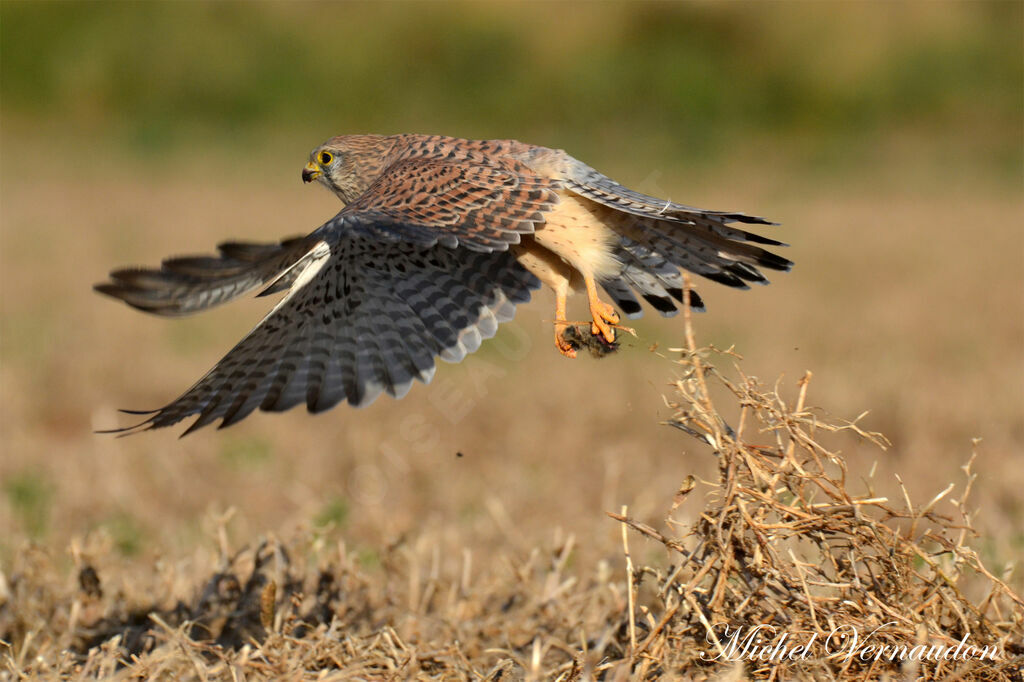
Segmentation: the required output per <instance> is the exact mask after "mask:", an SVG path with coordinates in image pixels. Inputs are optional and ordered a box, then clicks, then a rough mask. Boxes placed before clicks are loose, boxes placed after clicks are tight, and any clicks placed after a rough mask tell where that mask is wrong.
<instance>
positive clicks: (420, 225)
mask: <svg viewBox="0 0 1024 682" xmlns="http://www.w3.org/2000/svg"><path fill="white" fill-rule="evenodd" d="M559 187H560V183H559V182H558V181H555V180H552V179H549V178H543V177H539V176H537V175H535V174H533V173H531V172H530V171H529V170H528V169H527V168H526V167H525V166H523V165H522V164H519V163H518V162H516V161H513V160H511V159H509V160H501V159H495V160H494V161H493V162H490V163H486V162H484V161H482V160H473V161H470V160H465V159H463V160H455V161H448V160H444V159H440V160H439V159H430V158H413V159H404V160H401V161H398V162H396V163H394V164H392V165H391V166H389V167H388V168H386V169H385V170H384V172H383V173H381V175H380V176H379V177H378V178H377V179H376V180H375V181H374V182H373V183H371V184H370V186H369V187H368V188H367V189H366V191H365V192H363V194H361V195H360V196H359V197H358V198H356V199H355V200H354V201H353V202H352V203H350V204H349V205H348V206H346V207H345V208H344V209H343V210H342V211H341V212H340V213H339V214H338V215H337V217H336V218H335V219H334V220H332V221H331V222H329V223H328V224H327V225H326V226H325V229H327V230H328V231H330V230H334V231H346V232H358V233H361V234H365V235H367V236H372V237H376V238H378V239H384V240H388V241H396V240H398V241H405V242H410V243H414V244H418V245H421V246H433V245H434V244H441V245H442V246H447V247H450V248H456V247H463V248H466V249H469V250H471V251H481V252H488V251H505V250H507V249H508V245H509V244H518V243H519V241H520V238H521V235H523V234H532V233H533V231H534V225H535V224H537V223H540V222H543V220H544V214H545V213H546V212H548V211H550V210H551V209H552V207H554V206H555V204H557V203H558V201H559V198H558V194H557V189H558V188H559Z"/></svg>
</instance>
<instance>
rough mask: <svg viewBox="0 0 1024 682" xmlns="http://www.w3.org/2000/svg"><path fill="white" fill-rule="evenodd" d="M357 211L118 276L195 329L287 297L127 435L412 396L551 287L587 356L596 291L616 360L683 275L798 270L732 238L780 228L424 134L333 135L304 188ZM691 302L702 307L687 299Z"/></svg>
mask: <svg viewBox="0 0 1024 682" xmlns="http://www.w3.org/2000/svg"><path fill="white" fill-rule="evenodd" d="M302 177H303V180H305V181H306V182H311V181H314V180H316V181H319V182H320V183H322V184H323V185H325V186H326V187H327V188H328V189H330V190H331V191H333V192H334V193H335V194H336V195H337V196H338V198H339V199H340V200H341V201H342V202H343V204H345V205H344V208H342V210H341V211H340V212H339V213H338V214H337V215H336V216H334V217H333V218H332V219H330V220H328V221H327V222H326V223H324V224H323V225H322V226H320V227H319V228H317V229H316V230H314V231H313V232H312V233H311V234H309V235H308V236H306V237H301V238H294V239H288V240H285V241H282V242H281V243H279V244H250V243H241V242H229V243H225V244H222V245H221V246H220V247H219V254H218V255H217V256H190V257H179V258H172V259H168V260H165V261H164V262H163V263H162V265H161V267H160V268H159V269H145V268H128V269H121V270H116V271H114V272H112V273H111V279H110V281H109V282H106V283H103V284H99V285H97V287H96V288H97V290H98V291H100V292H102V293H104V294H107V295H110V296H113V297H115V298H119V299H121V300H123V301H124V302H126V303H128V304H129V305H131V306H133V307H135V308H138V309H140V310H144V311H146V312H151V313H155V314H159V315H183V314H188V313H192V312H196V311H199V310H203V309H206V308H209V307H211V306H214V305H218V304H220V303H224V302H227V301H229V300H232V299H234V298H237V297H238V296H241V295H243V294H246V293H250V292H254V291H259V292H260V295H268V294H272V293H278V292H287V293H286V294H285V296H284V297H283V298H282V300H281V301H280V302H279V303H278V304H277V305H276V306H275V307H274V308H273V310H271V312H270V313H269V314H268V315H267V316H266V317H265V318H264V319H263V320H262V321H261V322H260V323H259V324H258V325H257V326H256V328H255V329H253V331H251V332H250V333H249V334H248V335H247V336H246V337H245V338H243V339H242V340H241V341H240V342H239V343H238V345H236V346H235V347H234V348H233V349H232V350H231V351H229V352H228V354H227V355H226V356H225V357H224V358H223V359H222V360H221V361H220V362H219V363H217V365H216V366H215V367H214V368H213V369H212V370H210V372H208V373H207V374H206V376H204V377H203V378H202V379H200V380H199V381H198V382H197V383H196V384H195V385H194V386H192V388H190V389H189V390H187V391H186V392H185V393H184V394H183V395H182V396H181V397H179V398H178V399H177V400H175V401H173V402H171V403H170V404H168V405H166V406H165V407H163V408H160V409H158V410H154V411H152V412H138V413H136V414H143V415H146V419H145V420H144V421H143V422H142V423H140V424H138V425H136V426H134V427H129V428H128V429H123V430H122V431H134V430H146V429H152V428H158V427H163V426H170V425H172V424H175V423H177V422H179V421H181V420H182V419H185V418H187V417H189V416H192V415H198V419H196V421H195V422H193V423H192V424H191V426H190V427H189V428H188V430H187V431H186V433H189V432H191V431H194V430H195V429H198V428H201V427H203V426H206V425H208V424H210V423H212V422H214V421H216V420H218V419H219V420H220V426H221V427H224V426H228V425H230V424H233V423H236V422H237V421H239V420H241V419H243V418H244V417H246V416H247V415H249V414H251V413H252V412H253V411H254V410H256V409H261V410H267V411H282V410H287V409H289V408H291V407H294V406H295V405H298V404H300V403H305V404H306V406H307V408H308V410H309V411H311V412H320V411H323V410H326V409H329V408H331V407H333V406H335V405H336V404H338V403H339V402H342V401H347V402H348V403H349V404H351V405H355V406H362V405H367V404H369V403H370V402H372V401H373V400H374V399H375V398H376V397H377V396H378V395H380V394H381V393H388V394H390V395H392V396H394V397H396V398H401V397H402V396H404V395H405V393H406V392H407V391H408V390H409V388H410V387H411V385H412V383H413V382H414V381H417V380H418V381H421V382H423V383H426V382H429V381H430V379H431V377H432V376H433V374H434V369H435V358H437V357H440V358H441V359H443V360H446V361H448V362H458V361H460V360H462V359H463V358H464V357H465V356H466V354H468V353H472V352H473V351H475V350H476V349H477V348H478V347H479V346H480V344H481V342H482V341H483V340H484V339H486V338H489V337H491V336H493V335H494V334H495V333H496V331H497V328H498V325H499V324H500V323H501V322H504V321H507V320H509V319H511V318H512V315H513V314H514V312H515V306H516V305H517V304H519V303H524V302H526V301H528V300H529V298H530V292H531V291H533V290H534V289H536V288H537V287H539V286H540V284H541V283H542V282H543V283H544V284H547V285H548V286H550V287H551V288H552V289H553V290H554V292H555V296H556V311H555V341H556V345H557V346H558V349H559V350H560V351H561V352H562V353H563V354H564V355H567V356H569V357H574V356H575V353H576V348H577V347H579V345H580V343H579V339H580V338H581V336H580V334H578V333H575V331H576V330H572V331H573V332H574V333H570V334H567V333H566V331H567V329H568V328H569V325H570V323H569V322H568V321H567V318H566V299H567V297H568V296H569V294H570V293H571V292H572V291H585V292H586V294H587V300H588V304H589V308H590V314H591V318H592V320H593V323H592V329H590V330H589V332H590V333H589V334H585V335H584V336H586V337H587V338H588V339H589V340H588V343H590V344H591V345H594V344H598V345H600V343H605V344H607V347H608V348H614V342H615V327H616V323H617V322H618V314H617V312H616V311H615V309H614V308H613V307H612V306H611V305H609V304H607V303H605V302H603V301H601V300H600V298H599V295H598V290H597V287H599V286H600V287H602V288H603V289H604V291H605V292H606V293H607V294H608V295H609V296H610V297H611V298H612V300H613V301H614V302H615V304H616V306H618V308H619V310H620V311H621V312H622V313H624V314H625V315H626V316H628V317H631V318H634V317H639V316H640V315H641V314H642V306H641V304H640V302H639V300H638V298H637V297H638V296H639V297H640V298H642V299H644V300H645V301H647V302H648V303H649V304H650V305H651V306H652V307H654V308H655V310H657V311H658V312H659V313H661V314H662V315H666V316H668V315H672V314H675V313H676V312H677V308H676V305H675V302H682V300H683V285H682V276H681V274H680V269H684V270H689V271H691V272H694V273H697V274H699V275H702V276H704V277H707V278H709V279H712V280H714V281H717V282H720V283H722V284H726V285H728V286H733V287H746V286H747V282H757V283H767V280H766V279H765V277H764V276H763V274H762V273H761V272H760V270H759V269H758V268H759V267H763V268H768V269H773V270H788V269H789V268H790V266H791V265H792V264H791V263H790V262H789V261H788V260H786V259H784V258H781V257H779V256H777V255H775V254H773V253H770V252H768V251H766V250H765V249H763V248H762V247H761V246H757V244H761V245H775V246H781V245H782V244H781V242H778V241H775V240H772V239H768V238H765V237H761V236H759V235H756V234H753V233H750V232H747V231H746V230H743V229H740V228H737V227H735V226H734V224H735V223H748V224H764V225H769V224H771V223H769V222H768V221H766V220H764V219H762V218H757V217H754V216H747V215H745V214H742V213H730V212H720V211H705V210H702V209H698V208H694V207H691V206H685V205H682V204H676V203H673V202H669V201H663V200H660V199H657V198H655V197H650V196H647V195H645V194H641V193H639V192H635V191H633V190H630V189H628V188H626V187H623V186H622V185H619V184H618V183H616V182H614V181H613V180H611V179H610V178H607V177H606V176H604V175H602V174H600V173H598V172H597V171H596V170H594V169H593V168H590V167H589V166H587V165H585V164H583V163H581V162H580V161H577V160H576V159H574V158H572V157H571V156H569V155H568V154H566V153H565V152H563V151H560V150H554V149H547V148H544V147H537V146H533V145H527V144H524V143H521V142H517V141H515V140H462V139H456V138H449V137H440V136H423V135H396V136H389V137H385V136H376V135H356V136H343V137H336V138H333V139H331V140H328V141H327V142H325V143H324V144H323V145H321V146H320V147H317V148H316V149H315V150H313V152H312V154H311V155H310V160H309V163H308V164H307V165H306V167H305V169H304V170H303V173H302ZM690 304H691V305H692V306H693V307H695V308H703V302H702V300H701V299H700V297H699V296H697V295H696V293H694V292H691V299H690Z"/></svg>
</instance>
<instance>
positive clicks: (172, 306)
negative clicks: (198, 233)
mask: <svg viewBox="0 0 1024 682" xmlns="http://www.w3.org/2000/svg"><path fill="white" fill-rule="evenodd" d="M316 241H319V240H318V239H310V238H309V237H298V238H292V239H285V240H284V241H282V242H280V243H279V244H255V243H249V242H225V243H223V244H220V245H218V246H217V250H218V251H219V254H218V255H216V256H178V257H175V258H168V259H167V260H165V261H164V262H163V263H161V264H160V268H159V269H154V268H137V267H136V268H122V269H120V270H114V271H113V272H111V273H110V281H109V282H103V283H101V284H97V285H96V286H95V287H93V288H94V289H96V291H98V292H100V293H101V294H106V295H107V296H112V297H113V298H117V299H120V300H122V301H124V302H125V303H127V304H128V305H130V306H131V307H133V308H136V309H138V310H141V311H143V312H147V313H153V314H154V315H163V316H166V317H176V316H179V315H188V314H190V313H195V312H199V311H201V310H206V309H207V308H212V307H213V306H215V305H220V304H221V303H227V302H228V301H231V300H234V299H236V298H238V297H239V296H242V295H244V294H247V293H249V292H250V291H253V290H255V289H258V288H259V287H261V286H268V285H269V286H268V290H265V291H264V293H273V292H275V291H281V290H282V289H284V288H287V287H286V286H283V285H286V284H288V283H289V281H290V280H291V279H292V278H294V277H295V276H297V274H298V273H299V272H301V271H302V270H303V268H304V266H305V263H304V261H303V259H304V258H307V257H308V256H309V254H310V253H311V247H312V245H313V244H314V243H315V242H316Z"/></svg>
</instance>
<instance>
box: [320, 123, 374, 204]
mask: <svg viewBox="0 0 1024 682" xmlns="http://www.w3.org/2000/svg"><path fill="white" fill-rule="evenodd" d="M392 144H393V141H392V140H391V139H390V138H386V137H382V136H380V135H343V136H341V137H333V138H331V139H330V140H327V142H324V143H323V144H322V145H320V146H319V147H317V148H316V149H314V150H313V151H312V152H311V153H310V155H309V163H307V164H306V166H305V168H303V169H302V181H303V182H313V181H314V180H316V181H317V182H319V183H320V184H322V185H323V186H324V187H326V188H327V189H329V190H331V191H332V192H334V193H335V194H336V195H338V198H339V199H341V200H342V202H343V203H346V204H347V203H349V202H351V201H352V200H353V199H355V198H356V197H358V196H359V195H360V194H362V193H363V191H364V190H366V188H367V187H369V185H370V183H371V182H373V181H374V180H375V179H376V178H377V176H378V175H380V172H381V170H382V169H383V168H384V166H385V160H386V157H387V153H388V152H389V151H390V149H391V145H392Z"/></svg>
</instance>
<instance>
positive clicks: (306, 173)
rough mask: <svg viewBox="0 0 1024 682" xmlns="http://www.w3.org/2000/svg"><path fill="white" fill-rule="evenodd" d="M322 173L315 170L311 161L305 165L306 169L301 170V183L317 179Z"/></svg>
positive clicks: (317, 169)
mask: <svg viewBox="0 0 1024 682" xmlns="http://www.w3.org/2000/svg"><path fill="white" fill-rule="evenodd" d="M321 175H323V173H322V172H321V171H320V169H319V168H317V167H316V166H315V165H314V164H313V162H312V161H310V162H309V163H307V164H306V167H305V168H303V169H302V181H303V182H306V183H309V182H313V181H314V180H316V179H317V178H319V177H320V176H321Z"/></svg>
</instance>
